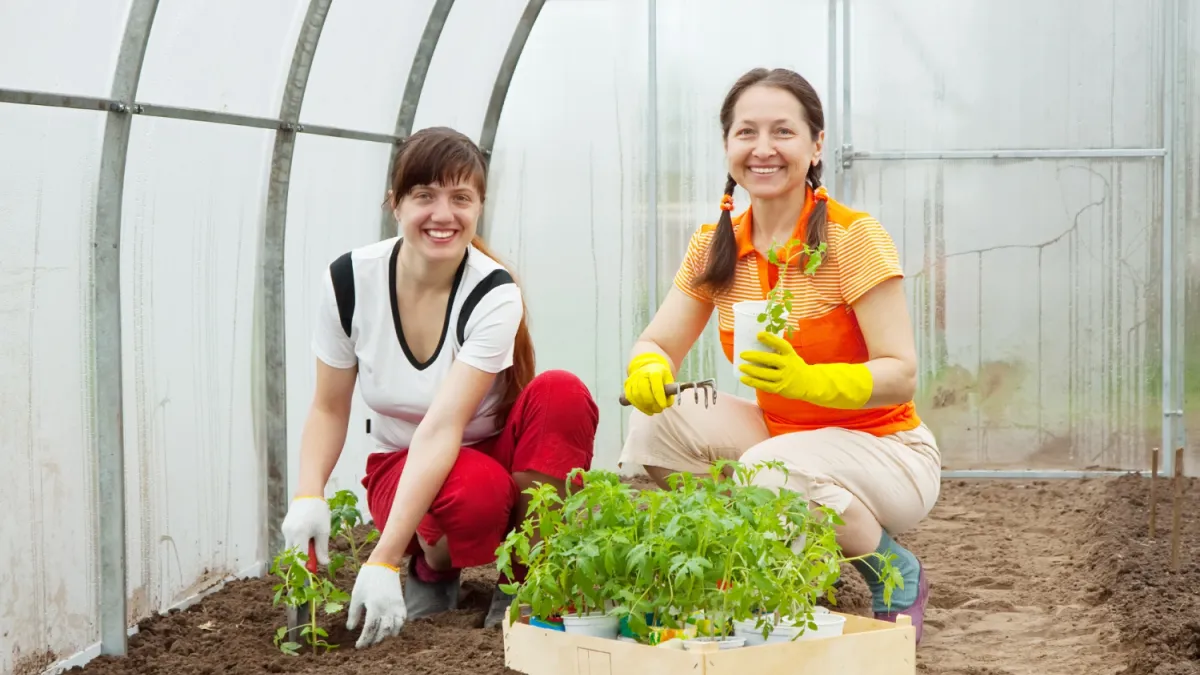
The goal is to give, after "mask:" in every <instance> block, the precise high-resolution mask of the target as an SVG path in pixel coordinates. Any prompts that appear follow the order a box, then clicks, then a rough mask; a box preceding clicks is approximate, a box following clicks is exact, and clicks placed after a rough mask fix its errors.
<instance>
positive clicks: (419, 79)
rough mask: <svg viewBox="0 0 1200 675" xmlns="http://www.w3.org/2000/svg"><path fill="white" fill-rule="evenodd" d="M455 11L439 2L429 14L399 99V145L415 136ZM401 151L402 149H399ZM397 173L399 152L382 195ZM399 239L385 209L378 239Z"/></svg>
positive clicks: (447, 0) (450, 1) (451, 5)
mask: <svg viewBox="0 0 1200 675" xmlns="http://www.w3.org/2000/svg"><path fill="white" fill-rule="evenodd" d="M452 9H454V0H437V3H435V4H434V6H433V9H431V10H429V18H428V19H426V20H425V31H424V32H423V33H421V41H420V42H419V43H418V44H417V52H416V54H413V60H412V66H411V67H410V68H409V69H408V81H407V82H406V83H405V84H404V96H403V97H402V98H401V99H400V111H399V112H398V113H397V114H396V134H395V136H396V139H397V140H396V142H397V143H400V142H401V141H403V140H404V139H406V138H408V137H409V135H410V134H412V128H413V123H414V121H415V120H416V118H417V108H418V107H420V105H421V92H422V91H424V90H425V77H426V75H428V74H429V64H430V63H432V62H433V54H434V52H436V51H437V45H438V41H439V40H441V39H442V29H443V28H445V26H446V18H447V17H449V16H450V10H452ZM397 150H399V148H397ZM395 169H396V152H392V156H391V158H390V159H388V169H387V176H385V177H384V180H383V191H384V194H387V191H388V190H390V189H391V187H392V172H393V171H395ZM394 236H396V219H395V218H394V217H393V216H392V213H391V209H385V210H384V212H383V215H382V216H381V217H380V221H379V238H380V239H388V238H389V237H394Z"/></svg>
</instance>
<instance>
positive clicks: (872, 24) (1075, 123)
mask: <svg viewBox="0 0 1200 675" xmlns="http://www.w3.org/2000/svg"><path fill="white" fill-rule="evenodd" d="M851 16H852V19H851V23H852V32H851V38H850V39H851V44H852V56H851V76H850V87H851V93H852V96H853V107H852V113H851V121H852V124H853V129H854V133H853V139H852V140H853V145H854V147H855V149H856V150H859V149H861V150H897V149H900V150H928V149H933V148H936V149H953V150H958V149H970V150H974V149H978V148H1112V147H1117V148H1149V147H1158V146H1159V145H1160V144H1161V143H1162V131H1161V130H1162V107H1161V105H1160V104H1159V102H1160V101H1161V99H1162V46H1161V43H1162V33H1163V26H1162V21H1163V16H1162V3H1157V2H1143V1H1141V0H1108V1H1106V2H1100V3H1097V2H1095V0H1058V1H1056V2H1053V3H1045V2H1039V1H1038V0H1014V1H1013V2H984V3H974V2H958V1H957V0H912V1H911V2H904V3H896V2H891V0H854V1H853V2H852V3H851ZM1082 21H1086V22H1087V30H1080V23H1081V22H1082Z"/></svg>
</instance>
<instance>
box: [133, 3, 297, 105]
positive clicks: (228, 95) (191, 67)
mask: <svg viewBox="0 0 1200 675" xmlns="http://www.w3.org/2000/svg"><path fill="white" fill-rule="evenodd" d="M305 4H306V3H303V2H296V1H295V0H255V1H254V2H244V1H243V0H205V2H193V1H192V0H159V3H158V12H157V13H156V14H155V17H154V28H153V30H151V31H150V42H149V44H148V46H147V48H146V61H145V64H144V65H143V66H142V80H141V85H140V86H139V87H138V99H139V100H141V101H143V102H147V103H157V104H160V105H173V106H179V107H183V108H200V109H203V110H218V111H221V112H227V113H235V114H240V115H254V116H259V117H275V116H276V115H278V114H279V101H280V97H281V96H282V95H283V86H284V80H285V79H286V78H287V72H288V66H289V65H291V62H292V50H293V47H294V45H295V44H296V35H297V34H298V33H299V31H300V23H301V21H303V19H304V9H305Z"/></svg>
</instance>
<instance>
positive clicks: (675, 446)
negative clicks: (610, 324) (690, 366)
mask: <svg viewBox="0 0 1200 675" xmlns="http://www.w3.org/2000/svg"><path fill="white" fill-rule="evenodd" d="M720 459H729V460H737V461H740V462H743V463H745V464H754V463H757V462H761V461H764V460H779V461H782V462H783V463H784V465H785V466H786V467H787V469H788V474H789V475H788V477H787V480H786V483H785V481H784V479H783V475H782V474H781V473H780V472H778V471H770V470H764V471H761V472H760V473H759V474H758V476H757V478H756V479H755V483H758V484H762V485H765V486H771V487H779V486H781V485H786V487H788V488H790V489H792V490H796V491H797V492H800V493H802V494H807V495H808V498H809V500H810V501H813V502H816V503H817V504H821V505H824V506H828V507H830V508H831V509H833V510H835V511H837V512H838V513H839V514H841V513H843V512H844V511H845V509H846V507H847V506H849V505H850V501H851V498H852V497H855V498H857V499H858V500H859V501H860V502H862V503H863V504H864V505H865V506H866V507H867V508H868V509H870V511H871V513H873V514H875V518H876V520H878V521H879V524H880V525H882V526H883V528H884V529H885V530H887V531H888V532H889V533H891V534H893V535H896V534H900V533H902V532H905V531H906V530H909V529H911V528H912V527H913V526H915V525H916V524H917V523H919V522H920V521H921V519H923V518H924V517H925V516H927V515H928V514H929V511H930V510H931V509H932V508H933V505H934V503H935V502H936V501H937V498H938V493H939V491H940V489H941V453H940V451H939V450H938V447H937V441H936V440H935V439H934V437H933V433H932V432H930V431H929V428H928V427H926V426H925V425H924V424H922V425H921V426H919V427H917V428H916V429H913V430H911V431H902V432H898V433H895V434H891V435H889V436H882V437H880V436H873V435H871V434H868V433H865V432H861V431H850V430H848V429H842V428H839V427H830V428H826V429H818V430H815V431H800V432H795V433H790V434H783V435H781V436H777V437H775V438H771V437H770V435H769V434H768V432H767V427H766V423H765V422H764V421H763V416H762V410H760V409H759V407H758V405H757V404H756V403H754V402H752V401H747V400H745V399H742V398H738V397H736V396H732V395H729V394H726V393H721V394H720V396H718V397H717V402H716V404H712V405H710V406H709V407H708V408H705V407H704V402H703V400H701V401H700V402H699V403H696V402H695V401H694V399H693V397H690V396H685V397H683V398H682V401H681V402H680V403H679V404H677V405H674V406H671V407H670V408H669V409H667V410H665V411H663V412H662V413H659V414H657V415H653V416H647V415H645V414H643V413H641V412H639V411H637V410H636V409H635V410H633V412H632V413H631V416H630V419H629V435H628V437H627V438H626V439H625V447H624V448H623V449H622V450H621V458H620V460H619V461H620V464H621V465H624V464H626V463H635V464H641V465H642V466H653V467H659V468H663V469H667V470H670V471H686V472H690V473H707V472H708V470H709V468H710V466H711V465H712V463H713V462H715V461H717V460H720Z"/></svg>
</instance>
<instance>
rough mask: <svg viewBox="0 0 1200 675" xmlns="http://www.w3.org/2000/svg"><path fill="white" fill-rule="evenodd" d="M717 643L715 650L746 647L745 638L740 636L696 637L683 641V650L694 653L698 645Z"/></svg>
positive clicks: (698, 647)
mask: <svg viewBox="0 0 1200 675" xmlns="http://www.w3.org/2000/svg"><path fill="white" fill-rule="evenodd" d="M713 642H715V643H717V649H720V650H726V649H737V648H739V647H745V646H746V638H744V637H742V636H740V635H729V636H725V637H698V638H689V639H687V640H684V641H683V648H684V649H686V650H687V651H689V652H694V651H696V650H698V649H700V645H703V644H710V643H713Z"/></svg>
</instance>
